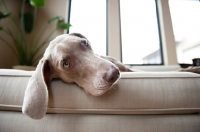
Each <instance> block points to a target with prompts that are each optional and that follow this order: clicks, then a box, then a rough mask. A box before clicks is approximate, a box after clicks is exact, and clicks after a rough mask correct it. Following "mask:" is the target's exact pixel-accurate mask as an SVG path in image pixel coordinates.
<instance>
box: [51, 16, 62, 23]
mask: <svg viewBox="0 0 200 132" xmlns="http://www.w3.org/2000/svg"><path fill="white" fill-rule="evenodd" d="M56 20H57V21H62V20H63V17H62V16H56V17H54V18H51V19H50V20H49V21H48V23H49V24H50V23H52V22H54V21H56Z"/></svg>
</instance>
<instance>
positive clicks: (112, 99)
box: [0, 69, 200, 132]
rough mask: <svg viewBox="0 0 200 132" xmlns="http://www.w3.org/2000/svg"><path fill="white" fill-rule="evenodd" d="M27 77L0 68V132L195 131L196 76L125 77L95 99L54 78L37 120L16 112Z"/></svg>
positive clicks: (199, 87)
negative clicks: (42, 115) (42, 112)
mask: <svg viewBox="0 0 200 132" xmlns="http://www.w3.org/2000/svg"><path fill="white" fill-rule="evenodd" d="M32 74H33V71H23V70H12V69H0V132H200V75H199V74H195V73H188V72H125V73H121V79H120V80H119V81H118V83H117V84H115V85H114V87H113V88H112V89H111V90H109V91H108V92H107V93H106V94H104V95H102V96H99V97H94V96H91V95H89V94H87V93H85V91H84V90H83V89H82V88H80V87H79V86H77V85H76V84H67V83H64V82H62V81H61V80H59V79H54V80H53V81H52V82H51V84H50V87H49V89H48V90H49V103H48V109H47V113H46V115H45V117H44V118H42V119H40V120H33V119H31V118H29V117H27V116H26V115H24V114H23V113H22V112H21V109H22V104H23V98H24V92H25V89H26V85H27V83H28V80H29V78H30V77H31V75H32Z"/></svg>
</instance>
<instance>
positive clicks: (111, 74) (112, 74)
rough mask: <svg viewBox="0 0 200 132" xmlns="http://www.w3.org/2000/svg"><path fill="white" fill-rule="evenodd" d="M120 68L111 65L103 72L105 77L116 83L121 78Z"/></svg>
mask: <svg viewBox="0 0 200 132" xmlns="http://www.w3.org/2000/svg"><path fill="white" fill-rule="evenodd" d="M119 75H120V73H119V70H118V68H116V67H114V66H111V67H110V68H109V69H108V70H107V71H105V72H104V74H103V76H102V77H103V79H104V80H105V81H107V82H109V83H114V82H115V81H116V80H117V79H118V78H119Z"/></svg>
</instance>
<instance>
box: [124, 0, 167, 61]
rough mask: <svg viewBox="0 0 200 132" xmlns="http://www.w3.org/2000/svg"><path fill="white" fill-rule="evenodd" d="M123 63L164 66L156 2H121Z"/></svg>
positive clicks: (148, 0)
mask: <svg viewBox="0 0 200 132" xmlns="http://www.w3.org/2000/svg"><path fill="white" fill-rule="evenodd" d="M120 13H121V14H120V17H121V41H122V62H123V63H125V64H136V65H137V64H139V65H144V64H154V65H158V64H163V59H162V50H161V49H162V48H161V40H160V37H159V36H160V35H159V28H158V18H157V10H156V3H155V0H120Z"/></svg>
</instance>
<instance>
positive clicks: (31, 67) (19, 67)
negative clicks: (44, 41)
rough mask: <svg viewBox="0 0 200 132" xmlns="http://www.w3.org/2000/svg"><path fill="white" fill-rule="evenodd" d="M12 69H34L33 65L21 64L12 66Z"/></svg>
mask: <svg viewBox="0 0 200 132" xmlns="http://www.w3.org/2000/svg"><path fill="white" fill-rule="evenodd" d="M13 69H17V70H25V71H35V69H36V67H35V66H23V65H15V66H13Z"/></svg>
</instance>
